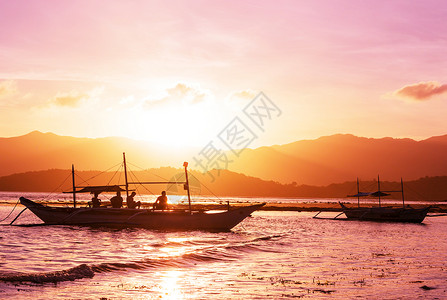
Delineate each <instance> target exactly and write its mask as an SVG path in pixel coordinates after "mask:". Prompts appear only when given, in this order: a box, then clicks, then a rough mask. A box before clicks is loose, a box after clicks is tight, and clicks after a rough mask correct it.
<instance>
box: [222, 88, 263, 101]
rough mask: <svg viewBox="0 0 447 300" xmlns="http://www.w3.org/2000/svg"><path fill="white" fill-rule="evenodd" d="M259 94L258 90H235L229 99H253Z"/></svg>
mask: <svg viewBox="0 0 447 300" xmlns="http://www.w3.org/2000/svg"><path fill="white" fill-rule="evenodd" d="M257 94H258V93H257V92H255V91H253V90H250V89H248V90H243V91H238V92H234V93H232V94H231V95H230V96H229V97H228V98H229V100H241V101H246V100H252V99H253V98H254V97H255V96H256V95H257Z"/></svg>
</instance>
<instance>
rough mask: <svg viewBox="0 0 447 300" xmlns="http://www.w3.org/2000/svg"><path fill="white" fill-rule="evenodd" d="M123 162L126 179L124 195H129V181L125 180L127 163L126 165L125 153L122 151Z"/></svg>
mask: <svg viewBox="0 0 447 300" xmlns="http://www.w3.org/2000/svg"><path fill="white" fill-rule="evenodd" d="M123 162H124V179H125V180H126V197H129V182H127V165H126V153H125V152H123Z"/></svg>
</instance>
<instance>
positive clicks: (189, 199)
mask: <svg viewBox="0 0 447 300" xmlns="http://www.w3.org/2000/svg"><path fill="white" fill-rule="evenodd" d="M183 166H184V167H185V176H186V183H185V186H184V188H185V190H187V191H188V205H189V213H190V214H192V209H191V194H190V193H189V180H188V170H187V168H188V162H187V161H185V162H184V163H183Z"/></svg>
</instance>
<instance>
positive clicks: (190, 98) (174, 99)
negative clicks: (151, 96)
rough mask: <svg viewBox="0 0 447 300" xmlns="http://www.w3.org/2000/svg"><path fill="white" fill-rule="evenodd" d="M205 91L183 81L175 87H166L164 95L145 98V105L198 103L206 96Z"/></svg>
mask: <svg viewBox="0 0 447 300" xmlns="http://www.w3.org/2000/svg"><path fill="white" fill-rule="evenodd" d="M208 96H209V95H208V93H207V92H206V91H203V90H201V89H200V88H197V87H192V86H189V85H186V84H184V83H178V84H177V85H176V86H175V87H173V88H169V89H166V92H165V96H164V97H161V98H159V99H155V100H147V101H146V103H145V104H146V106H148V107H152V106H154V105H158V104H168V103H173V104H198V103H201V102H203V101H205V100H206V98H207V97H208Z"/></svg>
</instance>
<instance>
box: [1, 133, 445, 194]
mask: <svg viewBox="0 0 447 300" xmlns="http://www.w3.org/2000/svg"><path fill="white" fill-rule="evenodd" d="M200 149H201V148H200ZM200 149H194V148H184V147H178V148H170V147H163V146H160V145H155V144H150V143H145V142H142V141H135V140H131V139H126V138H119V137H109V138H98V139H91V138H75V137H67V136H58V135H55V134H53V133H41V132H38V131H34V132H31V133H29V134H27V135H24V136H19V137H12V138H0V176H5V175H10V174H14V173H23V172H27V171H39V170H47V169H67V168H70V166H71V164H74V165H75V167H76V169H77V170H107V169H108V168H109V167H111V166H112V165H113V164H116V163H118V164H119V163H120V162H121V160H122V152H126V155H127V158H128V161H129V162H131V163H133V164H135V165H138V166H141V167H144V168H158V167H162V166H171V167H180V166H181V165H182V163H183V161H185V160H189V161H190V162H191V163H190V169H194V168H195V167H196V166H194V162H193V160H192V157H193V156H197V155H198V153H199V151H200ZM232 160H233V161H232V162H231V163H230V164H229V165H228V167H229V170H230V171H232V172H236V173H242V174H245V175H248V176H252V177H256V178H260V179H262V180H265V181H270V180H273V181H276V182H280V183H283V184H291V185H293V183H294V182H295V184H296V185H298V186H299V185H317V186H321V185H329V184H331V183H339V182H346V181H353V180H355V178H356V177H359V178H360V179H361V180H373V179H375V178H377V175H378V174H380V176H381V179H382V180H393V181H397V180H399V179H400V177H403V178H404V180H405V181H409V180H416V179H418V178H421V177H425V176H432V177H433V176H444V175H447V135H444V136H436V137H431V138H428V139H426V140H422V141H415V140H412V139H394V138H381V139H373V138H364V137H357V136H353V135H349V134H337V135H332V136H326V137H321V138H318V139H315V140H302V141H297V142H293V143H290V144H285V145H276V146H270V147H260V148H257V149H245V150H244V151H242V153H241V155H240V156H239V157H234V156H233V157H232ZM221 172H223V171H221ZM219 180H223V179H222V178H220V179H219Z"/></svg>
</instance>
